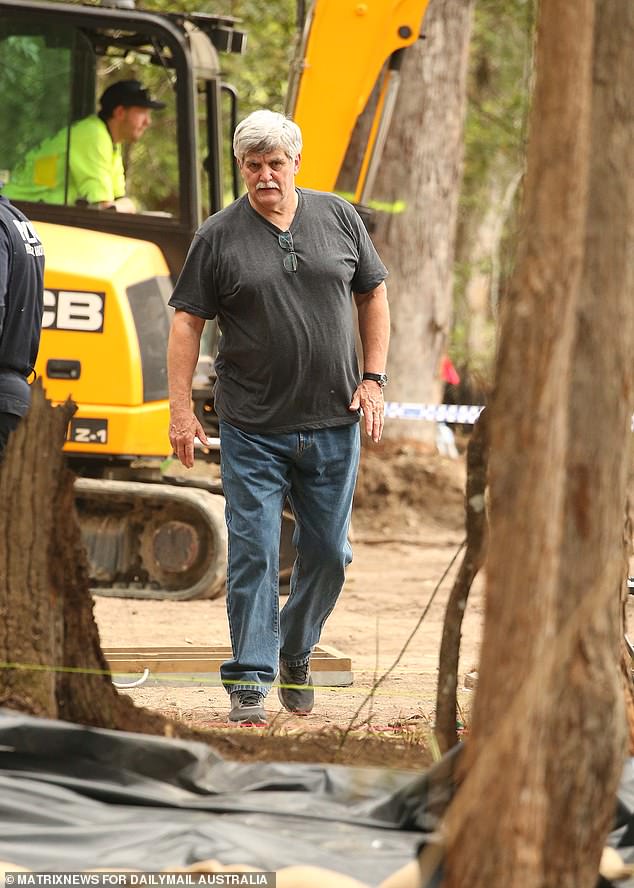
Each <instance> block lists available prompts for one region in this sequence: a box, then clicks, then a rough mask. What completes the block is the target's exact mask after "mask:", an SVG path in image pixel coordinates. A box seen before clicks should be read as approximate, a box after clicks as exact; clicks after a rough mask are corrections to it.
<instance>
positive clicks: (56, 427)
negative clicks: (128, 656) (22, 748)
mask: <svg viewBox="0 0 634 888" xmlns="http://www.w3.org/2000/svg"><path fill="white" fill-rule="evenodd" d="M73 412H74V407H73V406H72V405H71V404H70V403H67V404H65V405H63V406H61V407H57V408H52V407H51V406H50V404H48V402H47V401H46V398H45V397H44V393H43V391H42V388H41V386H40V385H39V384H36V385H35V386H34V387H33V403H32V406H31V410H30V412H29V414H28V416H27V417H25V419H24V420H23V421H22V422H21V423H20V424H19V426H18V427H17V429H16V431H15V432H13V434H12V435H11V436H10V438H9V443H8V445H7V448H6V450H5V453H4V459H3V461H2V463H1V464H0V502H2V504H3V508H2V510H0V564H2V565H4V570H3V571H2V573H1V574H0V627H1V628H0V662H1V665H2V668H1V669H0V706H6V707H8V708H10V709H17V710H19V711H21V712H27V713H29V714H31V715H36V716H42V717H47V718H62V719H64V720H66V721H74V722H78V723H82V724H88V725H94V726H97V727H105V728H121V729H124V730H129V731H142V732H148V733H168V734H169V733H173V726H172V725H171V723H170V722H168V721H167V720H166V719H164V718H162V717H161V716H157V715H154V714H152V713H149V712H147V711H146V710H143V709H136V708H135V707H134V706H133V705H132V702H131V701H130V700H129V698H128V697H125V696H119V694H118V692H117V690H116V688H115V687H114V686H113V684H112V682H111V679H110V676H109V675H108V674H107V672H108V668H109V667H108V663H107V662H106V659H105V658H104V656H103V653H102V651H101V647H100V643H99V632H98V629H97V625H96V623H95V621H94V617H93V604H92V598H91V596H90V592H89V588H88V567H87V562H86V555H85V551H84V548H83V545H82V541H81V535H80V531H79V525H78V521H77V516H76V513H75V506H74V494H73V475H72V473H71V472H70V471H69V470H68V469H67V468H66V466H65V463H64V458H63V455H62V444H63V442H64V437H65V433H66V427H67V425H68V421H69V419H70V417H71V415H72V413H73Z"/></svg>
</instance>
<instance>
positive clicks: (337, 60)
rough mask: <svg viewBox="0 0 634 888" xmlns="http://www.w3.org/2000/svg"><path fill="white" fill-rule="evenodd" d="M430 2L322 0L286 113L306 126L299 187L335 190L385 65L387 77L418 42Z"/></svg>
mask: <svg viewBox="0 0 634 888" xmlns="http://www.w3.org/2000/svg"><path fill="white" fill-rule="evenodd" d="M428 2H429V0H365V2H358V0H317V2H315V3H313V4H312V6H311V9H310V12H309V14H308V17H307V20H306V24H305V27H304V34H303V39H302V43H301V46H300V50H299V53H298V56H297V59H296V61H295V64H294V70H293V72H292V77H291V85H290V90H289V95H288V101H287V109H286V110H287V113H288V114H289V115H290V116H292V117H293V119H294V120H295V121H296V122H297V123H298V124H299V125H300V127H301V129H302V133H303V136H304V144H305V146H306V147H307V149H308V150H306V151H305V152H304V155H303V157H302V166H301V169H300V172H299V175H298V178H297V181H298V184H299V185H303V186H305V187H308V188H315V189H317V190H321V191H333V190H334V189H335V184H336V182H337V177H338V175H339V171H340V169H341V166H342V164H343V161H344V157H345V153H346V149H347V147H348V143H349V142H350V137H351V135H352V131H353V129H354V126H355V123H356V121H357V119H358V117H359V115H360V114H361V113H362V111H363V110H364V108H365V106H366V103H367V101H368V98H369V97H370V94H371V92H372V90H373V89H374V87H375V84H376V83H377V80H378V78H379V76H380V75H381V71H382V69H383V68H384V67H385V66H386V65H387V66H388V71H389V67H390V66H389V60H390V59H391V58H393V56H394V54H395V53H398V52H399V51H400V50H403V49H404V48H405V47H407V46H410V45H411V44H412V43H414V41H415V40H417V39H418V37H419V35H420V30H421V27H422V22H423V17H424V15H425V11H426V9H427V5H428ZM392 70H395V66H394V65H392ZM388 80H389V75H386V81H385V83H384V84H383V87H382V100H381V101H379V103H378V107H377V114H376V118H377V119H376V122H375V125H374V127H373V134H372V137H371V139H370V140H369V144H368V146H367V154H368V156H371V155H372V153H373V151H374V148H375V147H376V145H377V143H378V142H377V138H376V137H377V136H378V134H379V128H380V118H381V116H384V115H386V114H387V115H388V117H389V112H390V104H391V103H390V101H389V98H390V88H389V85H388V83H387V81H388ZM366 168H367V164H366ZM361 184H362V183H361ZM358 197H360V194H359V195H358Z"/></svg>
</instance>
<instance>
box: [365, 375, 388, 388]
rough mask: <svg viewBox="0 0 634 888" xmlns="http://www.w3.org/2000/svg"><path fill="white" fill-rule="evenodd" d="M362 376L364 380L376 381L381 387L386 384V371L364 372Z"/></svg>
mask: <svg viewBox="0 0 634 888" xmlns="http://www.w3.org/2000/svg"><path fill="white" fill-rule="evenodd" d="M363 378H364V380H365V379H371V380H372V382H378V384H379V385H380V386H381V388H383V386H384V385H387V373H364V374H363Z"/></svg>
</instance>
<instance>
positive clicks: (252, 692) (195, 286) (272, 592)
mask: <svg viewBox="0 0 634 888" xmlns="http://www.w3.org/2000/svg"><path fill="white" fill-rule="evenodd" d="M233 147H234V153H235V156H236V158H237V161H238V165H239V168H240V171H241V174H242V178H243V180H244V184H245V186H246V191H247V193H246V194H245V195H244V196H243V197H241V198H240V199H239V200H237V201H236V202H235V203H233V204H231V206H229V207H227V208H225V209H224V210H222V211H221V212H220V213H217V214H216V215H214V216H211V217H210V218H209V219H207V221H206V222H205V223H204V224H203V225H202V226H201V228H200V229H199V231H198V232H197V234H196V236H195V237H194V240H193V242H192V245H191V248H190V251H189V255H188V257H187V260H186V262H185V265H184V267H183V270H182V272H181V275H180V277H179V280H178V282H177V284H176V288H175V290H174V293H173V296H172V298H171V300H170V304H171V305H172V306H173V307H174V308H175V309H176V311H175V315H174V319H173V324H172V330H171V334H170V342H169V347H168V373H169V385H170V409H171V418H170V440H171V443H172V446H173V448H174V452H175V454H176V455H177V456H178V458H179V459H180V461H181V462H182V463H183V464H184V465H185V466H187V467H191V466H192V465H193V462H194V438H195V437H198V438H199V440H201V441H203V442H204V441H205V433H204V430H203V428H202V426H201V425H200V423H199V422H198V420H197V419H196V417H195V416H194V414H193V413H192V409H191V382H192V375H193V371H194V368H195V366H196V362H197V358H198V349H199V344H200V335H201V333H202V330H203V327H204V324H205V320H206V319H211V318H215V317H217V318H218V324H219V327H220V332H221V338H220V344H219V349H218V358H217V360H216V373H217V383H216V388H215V405H216V411H217V413H218V417H219V420H220V452H221V471H222V482H223V489H224V494H225V498H226V503H227V506H226V520H227V529H228V534H229V564H228V573H227V611H228V616H229V629H230V634H231V644H232V652H233V656H232V658H231V659H230V660H228V661H227V662H225V663H223V665H222V668H221V676H222V681H223V684H224V686H225V688H226V689H227V690H228V692H229V693H230V695H231V711H230V713H229V720H230V721H231V722H234V723H242V724H245V723H250V724H265V723H266V713H265V710H264V698H265V696H266V693H267V691H268V689H269V688H270V686H271V685H272V683H273V682H274V680H275V677H276V675H277V673H278V666H279V679H280V688H279V691H278V694H279V697H280V700H281V702H282V705H283V706H284V708H285V709H287V710H289V711H290V712H293V713H297V714H307V713H308V712H310V711H311V709H312V707H313V702H314V692H313V686H312V681H311V677H310V669H309V657H310V654H311V651H312V649H313V648H314V646H315V645H316V644H317V642H318V641H319V637H320V634H321V630H322V627H323V625H324V623H325V621H326V618H327V617H328V615H329V614H330V613H331V611H332V609H333V608H334V606H335V603H336V601H337V598H338V596H339V593H340V591H341V589H342V586H343V582H344V579H345V568H346V566H347V565H348V564H349V563H350V561H351V559H352V551H351V548H350V545H349V542H348V529H349V523H350V513H351V510H352V496H353V493H354V486H355V482H356V476H357V468H358V462H359V448H360V438H359V415H360V411H362V412H363V423H364V426H365V430H366V432H367V434H368V435H369V436H370V437H371V438H372V439H373V440H374V441H375V442H378V441H379V440H380V438H381V433H382V430H383V385H384V384H385V382H386V381H387V377H386V375H385V367H386V360H387V348H388V340H389V309H388V302H387V293H386V288H385V284H384V280H385V277H386V276H387V271H386V269H385V266H384V265H383V263H382V262H381V260H380V259H379V257H378V255H377V253H376V251H375V249H374V247H373V246H372V242H371V241H370V238H369V236H368V234H367V232H366V230H365V228H364V226H363V223H362V222H361V219H360V217H359V215H358V214H357V212H356V211H355V209H354V208H353V207H352V206H351V205H350V204H349V203H347V202H346V201H344V200H342V199H341V198H339V197H337V196H335V195H333V194H328V193H324V192H318V191H311V190H308V189H304V188H298V187H296V186H295V174H296V173H297V171H298V169H299V165H300V159H301V150H302V137H301V132H300V130H299V127H298V126H297V125H296V124H295V123H294V122H293V121H291V120H289V119H288V118H286V117H284V116H283V115H282V114H277V113H274V112H272V111H255V112H254V113H253V114H250V115H249V116H248V117H247V118H246V119H245V120H243V121H242V122H241V123H240V124H239V125H238V127H237V128H236V131H235V135H234V141H233ZM353 301H354V302H355V303H356V306H357V313H358V319H359V331H360V337H361V343H362V347H363V365H364V372H363V375H361V374H360V373H359V367H358V363H357V358H356V353H355V329H354V322H353V312H352V303H353ZM287 497H288V500H289V501H290V503H291V506H292V509H293V513H294V515H295V522H296V530H295V535H294V538H293V542H294V544H295V547H296V550H297V558H296V561H295V565H294V568H293V574H292V577H291V592H290V596H289V598H288V600H287V602H286V605H285V607H284V608H283V610H282V612H281V614H280V612H279V604H278V595H279V589H278V567H279V541H280V525H281V515H282V509H283V507H284V503H285V501H286V498H287Z"/></svg>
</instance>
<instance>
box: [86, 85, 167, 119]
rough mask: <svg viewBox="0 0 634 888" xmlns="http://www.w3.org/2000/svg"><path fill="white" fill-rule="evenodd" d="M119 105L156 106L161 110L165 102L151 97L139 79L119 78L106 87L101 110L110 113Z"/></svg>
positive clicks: (134, 106) (131, 106)
mask: <svg viewBox="0 0 634 888" xmlns="http://www.w3.org/2000/svg"><path fill="white" fill-rule="evenodd" d="M118 105H123V106H124V108H154V109H156V110H157V111H160V110H161V108H164V107H165V102H157V101H156V100H155V99H151V98H150V94H149V93H148V91H147V89H144V88H143V86H142V84H141V83H140V82H139V81H138V80H119V81H117V83H113V84H112V86H109V87H108V89H106V90H105V91H104V93H103V95H102V97H101V110H102V111H104V112H105V113H106V114H110V113H111V112H112V111H114V109H115V108H116V107H117V106H118Z"/></svg>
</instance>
